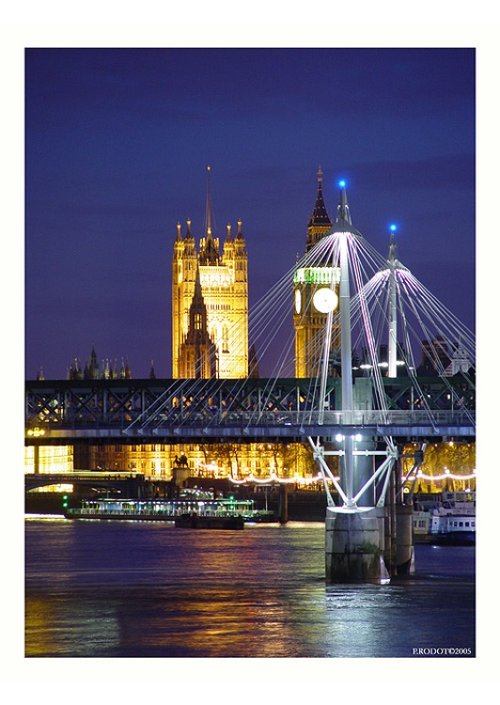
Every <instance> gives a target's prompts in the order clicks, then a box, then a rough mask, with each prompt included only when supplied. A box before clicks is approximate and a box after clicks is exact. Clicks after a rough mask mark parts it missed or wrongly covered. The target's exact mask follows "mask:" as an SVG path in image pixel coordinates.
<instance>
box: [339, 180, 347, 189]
mask: <svg viewBox="0 0 500 705" xmlns="http://www.w3.org/2000/svg"><path fill="white" fill-rule="evenodd" d="M339 186H340V188H345V187H346V182H345V180H344V179H340V181H339Z"/></svg>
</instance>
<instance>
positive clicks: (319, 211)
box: [306, 165, 332, 252]
mask: <svg viewBox="0 0 500 705" xmlns="http://www.w3.org/2000/svg"><path fill="white" fill-rule="evenodd" d="M316 178H317V181H318V187H317V192H316V202H315V204H314V208H313V212H312V215H311V217H310V219H309V223H308V225H307V243H306V252H307V251H308V250H310V249H311V247H314V245H316V243H317V242H318V241H319V240H321V238H322V237H324V236H325V235H326V234H327V233H328V231H329V230H330V228H331V227H332V222H331V220H330V216H329V215H328V213H327V210H326V207H325V202H324V200H323V169H322V168H321V165H320V166H319V167H318V171H317V172H316Z"/></svg>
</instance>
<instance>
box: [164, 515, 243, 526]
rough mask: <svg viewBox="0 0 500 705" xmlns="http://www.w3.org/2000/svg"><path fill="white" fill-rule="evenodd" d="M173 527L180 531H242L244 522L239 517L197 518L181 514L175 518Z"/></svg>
mask: <svg viewBox="0 0 500 705" xmlns="http://www.w3.org/2000/svg"><path fill="white" fill-rule="evenodd" d="M174 522H175V526H176V527H178V528H180V529H243V527H244V526H245V520H244V519H243V517H242V516H241V515H240V516H199V515H198V514H196V513H193V514H181V515H180V516H176V517H175V520H174Z"/></svg>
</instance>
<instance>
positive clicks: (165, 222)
mask: <svg viewBox="0 0 500 705" xmlns="http://www.w3.org/2000/svg"><path fill="white" fill-rule="evenodd" d="M474 63H475V56H474V51H473V50H468V49H456V50H455V49H442V50H440V49H367V50H364V49H324V50H320V49H290V50H286V49H275V50H273V49H176V50H168V49H130V50H128V49H109V50H106V49H68V50H64V49H35V50H28V51H27V53H26V374H27V376H28V377H29V378H33V377H34V376H35V375H36V372H37V370H38V367H39V366H40V365H42V366H43V367H44V370H45V374H46V376H47V377H51V378H64V377H65V376H66V369H67V366H68V365H69V363H70V361H71V359H72V358H73V357H75V356H78V357H80V359H81V360H82V362H85V360H86V359H87V357H88V355H89V352H90V349H91V347H92V345H95V347H96V351H97V354H98V357H99V358H104V357H111V358H115V357H117V358H118V359H119V358H120V357H121V356H122V355H123V356H127V357H128V359H129V363H130V366H131V368H132V372H133V374H134V376H136V377H139V376H147V374H148V372H149V365H150V360H151V359H153V360H154V363H155V368H156V372H157V375H158V376H169V375H170V371H171V370H170V305H171V304H170V296H171V277H170V268H171V258H172V245H173V241H174V238H175V232H176V227H175V226H176V223H177V221H179V220H180V221H181V222H182V223H183V224H184V223H185V220H186V219H187V218H188V217H190V218H191V219H192V221H193V230H194V232H195V233H196V234H200V233H201V229H202V227H203V222H204V207H205V188H206V165H207V164H211V165H212V169H213V172H212V174H213V176H212V192H213V206H214V212H215V220H216V225H217V227H218V230H219V231H220V232H221V233H223V232H225V225H226V223H227V222H228V221H229V222H231V223H233V226H234V225H235V223H236V220H237V219H238V218H241V219H242V220H243V223H244V228H243V230H244V233H245V236H246V239H247V245H248V250H249V269H250V299H251V301H255V300H257V299H258V298H260V296H261V295H262V294H263V293H264V292H265V291H266V290H267V289H269V288H270V287H271V286H272V284H273V283H274V282H275V281H276V280H277V279H279V278H280V276H281V275H282V274H283V273H284V272H285V271H287V270H288V269H289V268H290V267H291V266H292V265H293V263H294V261H295V256H296V253H297V252H300V253H302V252H303V250H304V246H305V237H306V227H307V222H308V220H309V217H310V215H311V211H312V208H313V205H314V200H315V193H316V170H317V167H318V164H321V165H322V167H323V171H324V175H325V176H324V196H325V201H326V205H327V209H328V211H329V213H330V216H331V217H333V216H334V213H335V205H336V202H337V186H336V184H337V181H338V179H339V178H340V177H345V178H346V179H347V180H348V184H349V185H348V195H349V202H350V206H351V214H352V217H353V222H354V224H355V226H356V227H357V228H358V229H359V230H360V231H361V232H362V233H363V234H364V235H365V237H366V238H367V239H368V240H370V242H371V243H372V244H373V245H374V246H375V247H376V248H377V249H378V250H379V251H381V252H385V251H386V250H387V241H388V236H387V225H388V223H389V222H391V221H396V222H398V223H399V226H400V230H399V235H398V238H399V257H400V259H401V260H402V262H403V263H404V264H405V265H406V266H408V267H409V268H410V269H411V270H412V272H413V274H414V275H415V276H417V277H418V278H419V279H420V280H421V281H422V283H423V284H424V285H425V286H427V288H429V289H430V290H431V291H432V292H433V293H434V294H435V295H436V296H437V297H438V298H439V299H440V300H441V301H442V302H443V303H444V304H445V305H446V306H447V307H448V308H450V309H451V310H452V311H453V312H454V313H455V314H456V315H457V316H458V317H459V318H460V319H461V320H463V322H464V323H465V324H466V325H467V326H468V327H470V328H472V327H473V326H474V306H475V303H474V292H475V282H474V275H475V258H474V253H475V241H474V220H475V206H474V198H475V66H474ZM183 231H184V225H183Z"/></svg>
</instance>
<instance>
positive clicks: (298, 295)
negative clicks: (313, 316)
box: [295, 289, 302, 313]
mask: <svg viewBox="0 0 500 705" xmlns="http://www.w3.org/2000/svg"><path fill="white" fill-rule="evenodd" d="M301 305H302V294H301V292H300V289H295V313H300V307H301Z"/></svg>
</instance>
